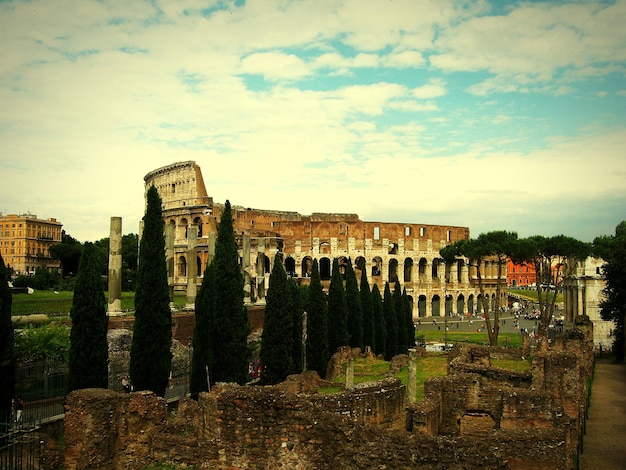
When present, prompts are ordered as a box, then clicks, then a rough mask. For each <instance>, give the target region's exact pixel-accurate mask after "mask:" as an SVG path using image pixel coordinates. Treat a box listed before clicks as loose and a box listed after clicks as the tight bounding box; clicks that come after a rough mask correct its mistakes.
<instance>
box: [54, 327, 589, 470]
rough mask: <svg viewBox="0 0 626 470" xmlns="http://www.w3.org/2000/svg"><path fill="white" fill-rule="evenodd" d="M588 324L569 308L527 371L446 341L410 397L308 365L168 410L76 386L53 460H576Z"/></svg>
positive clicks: (221, 388)
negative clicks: (330, 383)
mask: <svg viewBox="0 0 626 470" xmlns="http://www.w3.org/2000/svg"><path fill="white" fill-rule="evenodd" d="M591 330H592V328H591V325H590V322H588V321H587V322H586V321H585V319H584V318H581V319H580V320H579V321H578V323H577V325H575V328H574V329H573V330H570V331H568V332H567V333H566V335H564V336H563V337H561V338H559V340H558V341H556V342H555V343H553V344H552V345H551V346H552V347H551V349H550V350H549V351H547V352H537V353H535V355H534V356H533V359H532V367H531V369H530V370H529V371H527V372H513V371H509V370H505V369H499V368H496V367H493V366H492V364H491V361H492V360H493V359H494V358H518V359H520V358H521V354H522V350H519V349H505V348H488V347H482V346H469V347H461V348H458V349H455V350H454V351H452V352H451V353H450V355H449V362H448V375H447V376H446V377H440V378H434V379H430V380H428V381H427V382H426V384H425V395H426V398H425V399H424V400H423V401H422V402H420V403H419V404H413V403H408V402H407V400H406V389H405V387H404V385H402V383H400V381H399V380H397V379H395V378H391V377H390V378H387V379H385V380H382V381H380V382H371V383H366V384H358V385H355V386H352V387H349V388H346V389H345V390H343V391H341V392H340V393H335V394H329V395H324V394H320V393H316V390H317V387H318V386H319V385H321V384H323V381H321V380H320V379H319V377H317V375H316V374H315V373H312V372H307V373H305V374H302V375H300V376H293V377H290V378H289V380H287V381H286V382H284V383H283V384H279V385H277V386H271V387H261V386H237V385H234V384H217V385H216V386H214V387H213V389H212V390H211V392H210V393H203V394H201V395H200V398H199V400H198V402H195V401H192V400H190V399H186V398H185V399H183V400H181V401H180V403H179V404H178V407H177V408H176V409H175V410H170V412H168V408H167V404H166V403H165V401H164V400H163V399H161V398H159V397H156V396H155V395H154V394H152V393H149V392H137V393H130V394H124V393H118V392H115V391H112V390H101V389H87V390H79V391H76V392H73V393H71V394H70V395H68V397H67V402H66V418H65V454H64V455H63V456H62V459H63V462H64V468H65V469H66V470H79V469H97V468H101V469H105V468H106V469H141V468H143V467H145V466H146V465H150V464H156V463H160V464H168V465H172V466H174V467H175V468H190V467H193V468H195V469H259V468H263V469H270V468H271V469H274V468H285V469H292V468H298V469H300V468H301V469H321V468H350V469H355V468H359V469H361V468H363V469H368V468H372V469H374V468H376V469H379V468H394V469H396V468H400V469H402V468H415V469H479V468H480V469H507V468H508V469H532V468H541V469H555V470H556V469H571V468H577V467H576V462H577V458H578V455H579V453H580V451H581V445H582V437H583V430H584V421H585V411H586V407H587V397H588V385H589V381H590V377H591V374H592V369H593V354H592V349H591V338H592V332H591ZM409 366H410V367H411V364H409Z"/></svg>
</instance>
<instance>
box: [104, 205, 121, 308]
mask: <svg viewBox="0 0 626 470" xmlns="http://www.w3.org/2000/svg"><path fill="white" fill-rule="evenodd" d="M107 311H108V314H109V316H110V317H115V316H119V315H121V314H122V218H121V217H111V230H110V232H109V305H108V310H107Z"/></svg>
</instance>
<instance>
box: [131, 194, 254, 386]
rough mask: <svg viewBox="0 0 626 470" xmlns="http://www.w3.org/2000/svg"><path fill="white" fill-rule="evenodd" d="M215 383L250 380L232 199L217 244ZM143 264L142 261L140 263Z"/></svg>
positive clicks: (248, 329)
mask: <svg viewBox="0 0 626 470" xmlns="http://www.w3.org/2000/svg"><path fill="white" fill-rule="evenodd" d="M213 263H215V292H214V294H215V305H217V306H219V308H218V309H217V311H216V313H217V315H216V321H215V334H214V338H215V345H214V352H215V363H214V375H215V377H214V381H215V382H236V383H238V384H240V385H241V384H244V383H246V382H247V380H248V356H249V354H248V334H249V333H250V324H249V322H248V312H247V311H246V308H245V306H244V304H243V298H244V292H243V284H244V281H243V275H242V273H241V269H240V267H239V254H238V252H237V242H236V240H235V232H234V230H233V216H232V210H231V206H230V202H229V201H226V204H225V205H224V212H223V213H222V216H221V218H220V223H219V227H218V231H217V242H216V244H215V257H214V258H213ZM140 266H141V264H140Z"/></svg>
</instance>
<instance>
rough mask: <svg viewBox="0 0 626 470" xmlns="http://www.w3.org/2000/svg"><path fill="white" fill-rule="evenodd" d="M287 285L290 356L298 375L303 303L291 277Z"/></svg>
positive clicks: (300, 361)
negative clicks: (289, 310) (291, 326)
mask: <svg viewBox="0 0 626 470" xmlns="http://www.w3.org/2000/svg"><path fill="white" fill-rule="evenodd" d="M288 283H289V292H290V294H291V308H292V317H293V330H292V336H293V349H292V353H291V356H292V357H293V367H294V373H295V374H299V373H300V372H302V368H303V367H304V364H303V361H304V355H303V349H304V345H303V344H302V316H303V315H304V308H303V307H302V305H303V303H302V298H301V293H300V288H299V287H298V284H296V281H295V280H294V279H293V277H289V279H288Z"/></svg>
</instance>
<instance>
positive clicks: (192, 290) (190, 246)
mask: <svg viewBox="0 0 626 470" xmlns="http://www.w3.org/2000/svg"><path fill="white" fill-rule="evenodd" d="M197 246H198V228H197V227H195V226H192V227H189V228H188V229H187V304H186V305H185V310H194V309H195V308H196V294H197V291H198V281H197V277H198V261H197V259H196V258H197V257H198V253H197V252H198V250H197Z"/></svg>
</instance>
